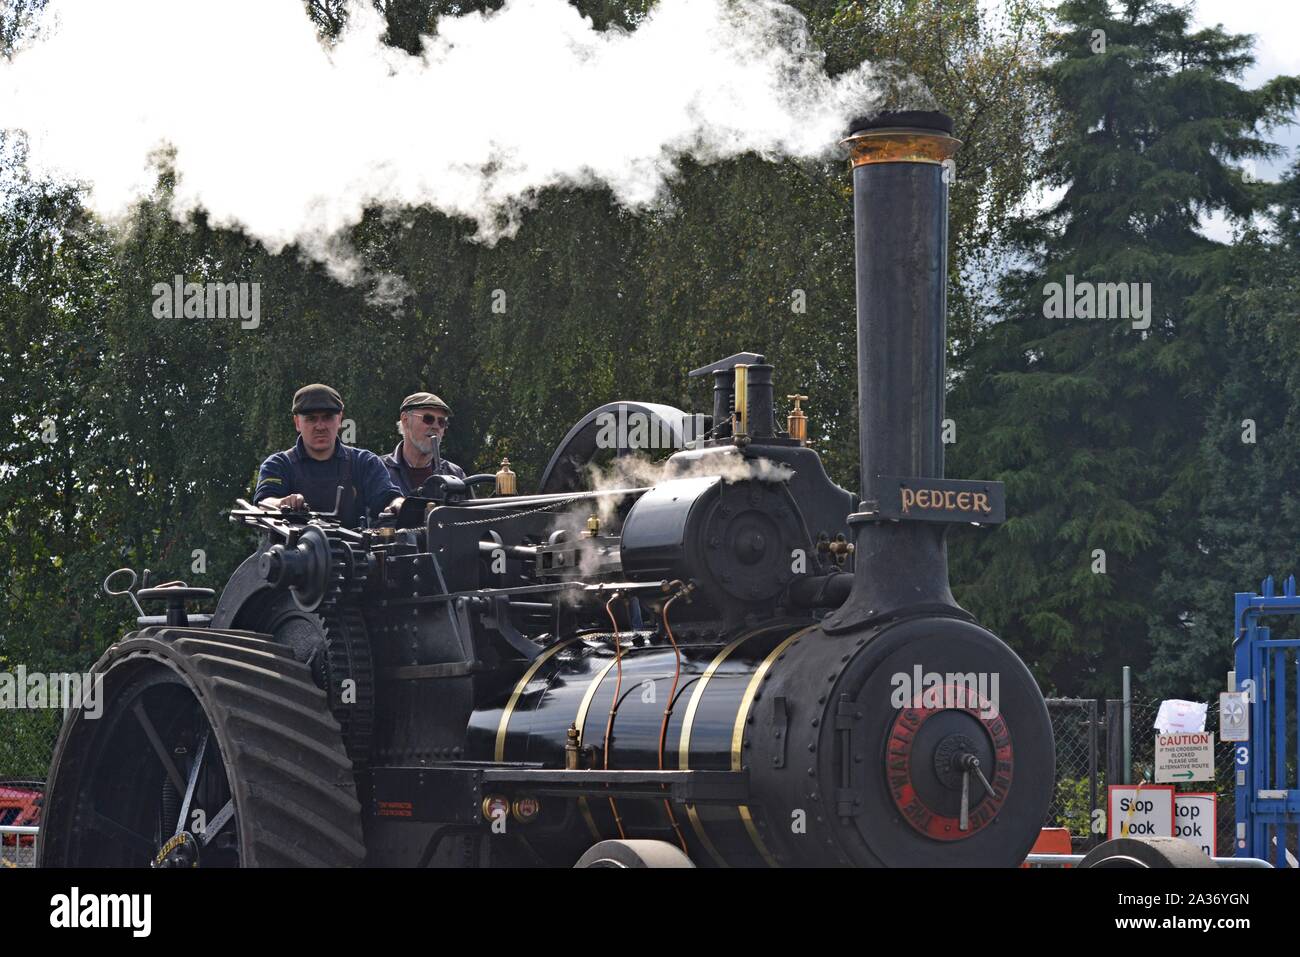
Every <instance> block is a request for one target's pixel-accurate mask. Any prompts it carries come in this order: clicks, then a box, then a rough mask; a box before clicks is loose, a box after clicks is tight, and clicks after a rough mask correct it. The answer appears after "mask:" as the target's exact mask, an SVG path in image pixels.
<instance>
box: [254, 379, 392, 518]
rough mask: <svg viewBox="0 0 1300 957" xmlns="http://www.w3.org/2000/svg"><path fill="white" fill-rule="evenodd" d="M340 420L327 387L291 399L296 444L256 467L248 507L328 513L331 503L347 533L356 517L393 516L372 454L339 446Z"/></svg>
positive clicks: (387, 487)
mask: <svg viewBox="0 0 1300 957" xmlns="http://www.w3.org/2000/svg"><path fill="white" fill-rule="evenodd" d="M342 415H343V399H342V398H340V396H339V394H338V393H337V392H336V391H334V390H333V389H331V388H330V387H329V386H327V385H324V384H322V383H319V382H318V383H313V384H312V385H305V386H303V387H302V388H301V389H299V390H298V391H297V392H296V393H294V397H293V427H294V428H295V429H297V431H298V441H297V443H295V445H294V447H293V448H291V449H286V450H285V451H283V452H276V453H275V454H274V455H272V456H270V457H269V458H267V460H266V461H265V462H263V463H262V469H261V471H260V472H259V474H258V477H257V489H256V491H254V492H253V501H254V503H256V504H257V505H260V506H262V507H263V508H266V509H280V508H289V509H298V510H300V509H307V508H310V509H311V510H312V511H314V512H330V511H333V510H334V504H335V502H336V501H337V502H338V520H339V523H340V524H342V525H344V526H345V527H348V528H356V527H357V526H358V525H359V524H360V523H361V516H362V515H369V516H370V517H372V518H373V517H375V516H378V515H381V514H383V515H388V514H395V513H396V512H397V510H398V509H400V508H401V507H402V496H401V494H400V492H399V491H398V489H397V486H396V485H395V484H394V483H393V482H392V480H391V479H390V478H389V476H388V472H387V470H386V469H385V468H384V463H383V462H382V461H380V458H379V456H377V455H375V453H374V452H368V451H366V450H365V449H357V448H353V447H352V446H349V445H344V444H343V443H342V442H341V441H339V437H338V435H339V426H340V425H341V424H342V419H341V417H342ZM339 488H342V489H343V493H342V495H341V496H340V495H339V491H338V490H339Z"/></svg>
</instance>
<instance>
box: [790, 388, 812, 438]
mask: <svg viewBox="0 0 1300 957" xmlns="http://www.w3.org/2000/svg"><path fill="white" fill-rule="evenodd" d="M786 398H787V399H793V400H794V408H793V409H791V410H790V414H789V415H787V416H786V418H785V430H786V431H787V432H789V433H790V438H792V439H795V440H796V441H798V443H799V444H800V445H806V444H807V443H808V416H806V415H804V414H803V409H801V408H800V407H799V403H800V402H807V401H808V396H806V395H787V396H786Z"/></svg>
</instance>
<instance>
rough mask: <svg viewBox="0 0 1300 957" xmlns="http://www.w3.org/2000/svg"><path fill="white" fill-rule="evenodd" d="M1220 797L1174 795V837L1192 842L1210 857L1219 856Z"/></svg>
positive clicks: (1188, 794) (1212, 795)
mask: <svg viewBox="0 0 1300 957" xmlns="http://www.w3.org/2000/svg"><path fill="white" fill-rule="evenodd" d="M1218 812H1219V797H1218V795H1217V794H1214V793H1213V792H1206V793H1199V792H1198V793H1194V794H1193V793H1190V792H1189V793H1187V794H1175V795H1174V837H1181V838H1182V839H1183V840H1184V841H1191V842H1192V843H1193V844H1195V845H1196V846H1197V847H1199V848H1200V849H1201V851H1202V852H1204V853H1205V854H1208V855H1209V856H1210V857H1217V856H1218V854H1219V838H1218V832H1219V828H1218Z"/></svg>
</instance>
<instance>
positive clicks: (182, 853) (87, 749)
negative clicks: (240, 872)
mask: <svg viewBox="0 0 1300 957" xmlns="http://www.w3.org/2000/svg"><path fill="white" fill-rule="evenodd" d="M94 674H95V675H96V678H97V679H102V681H103V684H102V688H101V690H100V691H99V701H98V704H99V709H98V710H99V711H100V712H101V713H99V714H98V717H91V715H92V714H94V713H95V712H96V710H97V709H96V708H93V707H92V708H83V709H82V710H79V711H77V712H75V713H74V714H73V715H72V716H70V718H69V720H68V721H67V722H66V723H65V724H64V727H63V730H62V732H61V733H60V735H59V741H58V744H57V745H56V747H55V752H54V761H53V763H52V765H51V769H50V787H49V790H48V794H47V804H46V808H45V819H44V822H43V826H42V828H41V848H40V856H41V864H42V865H44V866H55V867H58V866H80V867H200V866H201V867H238V866H243V867H252V866H281V867H283V866H317V867H344V866H353V865H357V864H360V863H361V862H362V860H363V859H364V857H365V847H364V845H363V843H362V836H361V816H360V811H361V808H360V805H359V803H358V802H357V798H356V786H355V782H354V779H353V774H352V764H351V762H350V761H349V760H348V757H347V754H346V752H345V751H344V749H343V742H342V738H341V735H340V732H339V727H338V723H337V722H336V721H335V720H334V718H333V716H332V715H331V713H330V711H329V708H328V706H327V703H326V697H325V694H324V692H323V691H321V690H320V689H319V688H318V687H316V684H315V683H314V682H313V680H312V676H311V672H310V670H309V669H308V668H307V666H305V665H303V664H300V663H298V662H297V661H295V660H294V658H293V657H292V654H291V653H290V652H289V651H288V650H287V649H285V648H283V647H280V646H278V645H276V644H275V643H273V642H270V641H267V640H266V639H264V638H259V637H256V636H254V635H251V634H249V633H238V632H228V631H227V632H213V631H209V630H206V629H186V628H161V629H146V630H144V631H141V632H138V633H136V634H135V635H133V636H130V637H128V638H127V639H125V640H123V641H121V642H119V643H118V644H116V645H114V646H113V647H112V648H110V649H109V651H108V652H107V653H106V654H105V655H104V657H103V658H102V659H101V660H100V661H99V663H98V664H97V665H96V666H95V669H94Z"/></svg>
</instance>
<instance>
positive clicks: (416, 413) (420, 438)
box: [383, 392, 465, 495]
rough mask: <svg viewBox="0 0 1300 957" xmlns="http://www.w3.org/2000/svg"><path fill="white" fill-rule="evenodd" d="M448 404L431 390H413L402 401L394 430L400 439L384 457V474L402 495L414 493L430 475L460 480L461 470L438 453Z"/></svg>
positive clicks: (446, 418) (447, 413)
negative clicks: (452, 477)
mask: <svg viewBox="0 0 1300 957" xmlns="http://www.w3.org/2000/svg"><path fill="white" fill-rule="evenodd" d="M450 420H451V406H449V405H447V403H446V402H443V401H442V399H440V398H438V397H437V396H436V395H434V394H433V393H432V392H416V393H414V394H413V395H408V396H407V397H406V398H405V399H403V400H402V407H401V409H400V410H399V416H398V421H397V431H398V432H399V433H400V434H401V436H402V441H400V442H398V443H397V448H395V449H393V451H392V452H390V453H389V454H388V455H385V456H384V459H383V461H384V465H385V467H387V469H388V474H389V475H390V476H391V477H392V480H393V484H395V485H396V486H397V487H398V488H399V489H400V490H401V492H402V494H403V495H414V494H415V493H417V492H418V491H419V490H420V486H421V485H423V484H424V483H425V481H426V480H427V479H428V478H429V477H430V476H431V475H451V476H454V477H456V478H460V479H463V478H464V477H465V470H464V469H462V468H461V467H460V466H459V465H457V464H456V463H455V462H448V461H447V460H446V459H444V458H442V456H441V455H440V449H441V445H442V437H443V436H444V435H446V434H447V424H448V423H449V422H450Z"/></svg>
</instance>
